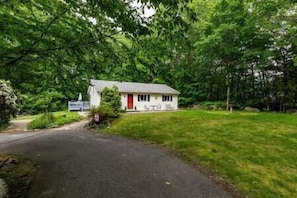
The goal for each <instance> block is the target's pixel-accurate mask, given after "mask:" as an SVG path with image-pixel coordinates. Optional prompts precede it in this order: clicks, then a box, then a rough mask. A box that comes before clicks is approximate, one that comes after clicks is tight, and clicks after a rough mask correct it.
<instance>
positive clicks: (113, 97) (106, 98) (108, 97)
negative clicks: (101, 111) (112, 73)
mask: <svg viewBox="0 0 297 198" xmlns="http://www.w3.org/2000/svg"><path fill="white" fill-rule="evenodd" d="M102 104H109V105H110V106H111V108H112V109H113V111H114V112H115V113H116V114H117V113H118V112H119V110H120V109H121V106H122V102H121V96H120V93H119V91H118V88H117V87H116V86H113V87H112V88H107V87H105V88H104V89H103V90H102V97H101V103H100V105H102Z"/></svg>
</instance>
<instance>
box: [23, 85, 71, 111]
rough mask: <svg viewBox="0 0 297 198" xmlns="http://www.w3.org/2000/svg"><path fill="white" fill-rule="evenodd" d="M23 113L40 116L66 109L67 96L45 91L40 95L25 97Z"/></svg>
mask: <svg viewBox="0 0 297 198" xmlns="http://www.w3.org/2000/svg"><path fill="white" fill-rule="evenodd" d="M20 107H21V112H26V113H28V114H33V115H34V114H38V113H42V112H55V111H61V110H65V109H66V105H65V96H64V95H63V94H61V93H59V92H57V91H54V90H53V91H44V92H42V93H40V94H38V95H32V94H30V95H23V99H22V105H21V106H20Z"/></svg>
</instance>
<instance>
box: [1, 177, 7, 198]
mask: <svg viewBox="0 0 297 198" xmlns="http://www.w3.org/2000/svg"><path fill="white" fill-rule="evenodd" d="M6 194H7V185H6V183H5V181H4V180H3V179H1V178H0V198H2V197H5V195H6Z"/></svg>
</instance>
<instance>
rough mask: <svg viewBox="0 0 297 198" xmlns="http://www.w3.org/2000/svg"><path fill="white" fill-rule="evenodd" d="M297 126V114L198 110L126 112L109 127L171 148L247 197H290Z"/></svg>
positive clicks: (296, 167) (295, 190) (293, 190)
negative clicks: (155, 112) (151, 112)
mask: <svg viewBox="0 0 297 198" xmlns="http://www.w3.org/2000/svg"><path fill="white" fill-rule="evenodd" d="M296 130H297V122H296V115H287V114H276V113H254V112H253V113H247V112H233V113H228V112H225V111H193V110H192V111H179V112H170V113H157V114H138V115H129V116H123V117H121V118H120V119H118V120H116V121H115V122H114V123H113V125H111V126H110V128H109V129H104V130H103V132H105V133H111V134H120V135H123V136H125V137H129V138H132V139H137V140H143V141H145V142H149V143H154V144H160V145H163V146H165V147H166V148H171V149H172V150H173V151H175V152H177V153H178V156H182V157H184V158H185V159H187V160H188V161H190V162H193V163H198V164H199V165H200V167H201V166H202V167H205V168H206V170H208V171H207V172H208V173H209V170H211V171H212V172H213V173H215V174H217V175H218V176H220V178H223V179H225V181H226V183H227V184H230V185H231V186H234V185H235V186H236V188H237V189H239V190H240V191H241V192H242V193H243V195H242V197H246V196H248V197H267V198H268V197H288V198H290V197H294V196H295V195H296V194H297V188H296V184H297V180H296V173H297V172H296V171H297V164H296V163H295V162H296V161H297V155H296V152H297V147H296V138H297V135H296ZM220 182H221V181H220Z"/></svg>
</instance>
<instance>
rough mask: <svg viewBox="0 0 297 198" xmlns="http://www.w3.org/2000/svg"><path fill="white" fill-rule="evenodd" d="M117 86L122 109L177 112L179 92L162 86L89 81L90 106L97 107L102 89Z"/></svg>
mask: <svg viewBox="0 0 297 198" xmlns="http://www.w3.org/2000/svg"><path fill="white" fill-rule="evenodd" d="M114 85H115V86H117V87H118V90H119V93H120V96H121V102H122V109H126V110H127V111H135V110H137V111H149V110H156V111H157V110H177V109H178V95H179V92H178V91H176V90H175V89H173V88H171V87H169V86H167V85H164V84H152V83H137V82H118V81H105V80H91V81H90V86H89V88H88V94H89V96H90V106H91V107H96V106H99V104H100V101H101V93H102V90H103V88H104V87H108V88H112V87H113V86H114Z"/></svg>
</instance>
